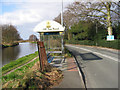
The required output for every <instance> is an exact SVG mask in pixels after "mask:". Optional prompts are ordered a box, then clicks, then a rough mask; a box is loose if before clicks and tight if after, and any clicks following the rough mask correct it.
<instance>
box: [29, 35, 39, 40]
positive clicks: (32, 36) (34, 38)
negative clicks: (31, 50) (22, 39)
mask: <svg viewBox="0 0 120 90" xmlns="http://www.w3.org/2000/svg"><path fill="white" fill-rule="evenodd" d="M29 40H30V41H37V40H38V39H37V37H36V36H35V35H30V37H29Z"/></svg>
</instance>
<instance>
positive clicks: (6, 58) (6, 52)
mask: <svg viewBox="0 0 120 90" xmlns="http://www.w3.org/2000/svg"><path fill="white" fill-rule="evenodd" d="M19 52H20V48H19V47H17V46H15V47H8V48H4V49H2V65H4V64H7V63H9V62H10V61H12V60H15V59H16V57H17V56H18V54H19Z"/></svg>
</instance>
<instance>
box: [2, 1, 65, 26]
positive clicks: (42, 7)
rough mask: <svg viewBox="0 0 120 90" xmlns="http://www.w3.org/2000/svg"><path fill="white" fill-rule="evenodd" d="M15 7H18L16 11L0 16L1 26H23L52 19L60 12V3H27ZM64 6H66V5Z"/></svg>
mask: <svg viewBox="0 0 120 90" xmlns="http://www.w3.org/2000/svg"><path fill="white" fill-rule="evenodd" d="M17 5H18V6H17ZM17 5H16V6H17V7H19V8H17V10H15V11H12V12H6V13H4V14H2V15H0V19H2V20H1V21H2V22H1V23H2V24H6V23H9V24H13V25H23V24H26V23H34V22H40V21H42V20H46V19H54V17H56V16H57V15H58V14H59V13H60V11H61V3H58V2H54V3H51V2H39V3H36V2H34V3H31V2H28V3H22V4H17ZM64 5H65V6H66V3H65V4H64ZM8 9H9V8H8Z"/></svg>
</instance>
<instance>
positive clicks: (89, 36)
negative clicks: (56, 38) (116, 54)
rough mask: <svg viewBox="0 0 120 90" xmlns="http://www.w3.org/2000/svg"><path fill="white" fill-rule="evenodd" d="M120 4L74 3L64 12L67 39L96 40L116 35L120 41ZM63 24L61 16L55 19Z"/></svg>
mask: <svg viewBox="0 0 120 90" xmlns="http://www.w3.org/2000/svg"><path fill="white" fill-rule="evenodd" d="M119 9H120V3H119V2H112V1H102V0H100V1H97V2H96V1H95V0H93V1H92V2H84V1H83V2H74V3H72V4H70V5H68V6H67V10H65V11H64V12H63V20H64V26H65V27H66V32H65V39H67V40H71V39H74V40H95V39H106V36H107V35H114V36H115V39H120V22H119V21H120V18H119V17H120V12H119V11H120V10H119ZM54 20H55V21H57V22H59V23H60V22H61V14H59V15H58V16H57V17H56V18H55V19H54Z"/></svg>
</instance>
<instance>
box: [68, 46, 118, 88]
mask: <svg viewBox="0 0 120 90" xmlns="http://www.w3.org/2000/svg"><path fill="white" fill-rule="evenodd" d="M66 47H67V48H68V50H69V51H71V52H72V53H73V54H74V56H75V58H76V60H77V62H78V65H79V66H80V67H81V70H82V72H83V76H84V79H85V83H86V87H87V88H118V51H117V50H112V49H104V48H97V47H88V46H80V45H66Z"/></svg>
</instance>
